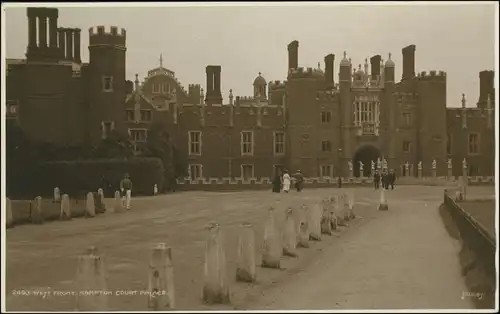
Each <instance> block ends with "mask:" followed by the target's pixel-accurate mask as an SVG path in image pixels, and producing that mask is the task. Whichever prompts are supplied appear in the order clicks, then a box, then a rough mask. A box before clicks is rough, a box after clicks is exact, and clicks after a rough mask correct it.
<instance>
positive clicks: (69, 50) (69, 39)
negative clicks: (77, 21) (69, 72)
mask: <svg viewBox="0 0 500 314" xmlns="http://www.w3.org/2000/svg"><path fill="white" fill-rule="evenodd" d="M66 60H69V61H73V29H72V28H66Z"/></svg>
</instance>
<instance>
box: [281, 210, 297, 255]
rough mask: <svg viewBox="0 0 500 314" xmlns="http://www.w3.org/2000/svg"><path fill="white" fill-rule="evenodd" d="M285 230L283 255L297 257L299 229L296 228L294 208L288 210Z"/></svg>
mask: <svg viewBox="0 0 500 314" xmlns="http://www.w3.org/2000/svg"><path fill="white" fill-rule="evenodd" d="M285 215H286V218H285V230H284V232H283V255H284V256H290V257H297V256H298V255H297V231H296V230H295V221H294V219H293V210H292V209H291V208H288V209H287V210H286V213H285Z"/></svg>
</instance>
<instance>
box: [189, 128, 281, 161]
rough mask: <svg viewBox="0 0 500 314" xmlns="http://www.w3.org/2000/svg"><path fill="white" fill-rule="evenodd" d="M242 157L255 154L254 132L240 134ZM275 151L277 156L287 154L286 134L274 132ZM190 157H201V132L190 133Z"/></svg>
mask: <svg viewBox="0 0 500 314" xmlns="http://www.w3.org/2000/svg"><path fill="white" fill-rule="evenodd" d="M240 136H241V139H240V143H241V145H240V146H241V155H242V156H253V153H254V134H253V131H243V132H241V133H240ZM273 137H274V139H273V150H274V154H275V155H283V154H285V133H284V132H274V134H273ZM188 141H189V142H188V144H189V145H188V146H189V155H192V156H193V155H196V156H201V152H202V136H201V131H189V133H188Z"/></svg>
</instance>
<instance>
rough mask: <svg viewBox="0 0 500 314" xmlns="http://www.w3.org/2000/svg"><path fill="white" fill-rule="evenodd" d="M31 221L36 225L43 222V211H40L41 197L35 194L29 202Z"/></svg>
mask: <svg viewBox="0 0 500 314" xmlns="http://www.w3.org/2000/svg"><path fill="white" fill-rule="evenodd" d="M31 222H32V223H34V224H36V225H41V224H43V212H42V197H41V196H37V197H36V198H35V200H34V201H33V202H31Z"/></svg>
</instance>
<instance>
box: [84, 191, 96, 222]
mask: <svg viewBox="0 0 500 314" xmlns="http://www.w3.org/2000/svg"><path fill="white" fill-rule="evenodd" d="M85 217H95V203H94V194H93V193H92V192H88V193H87V199H86V201H85Z"/></svg>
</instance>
